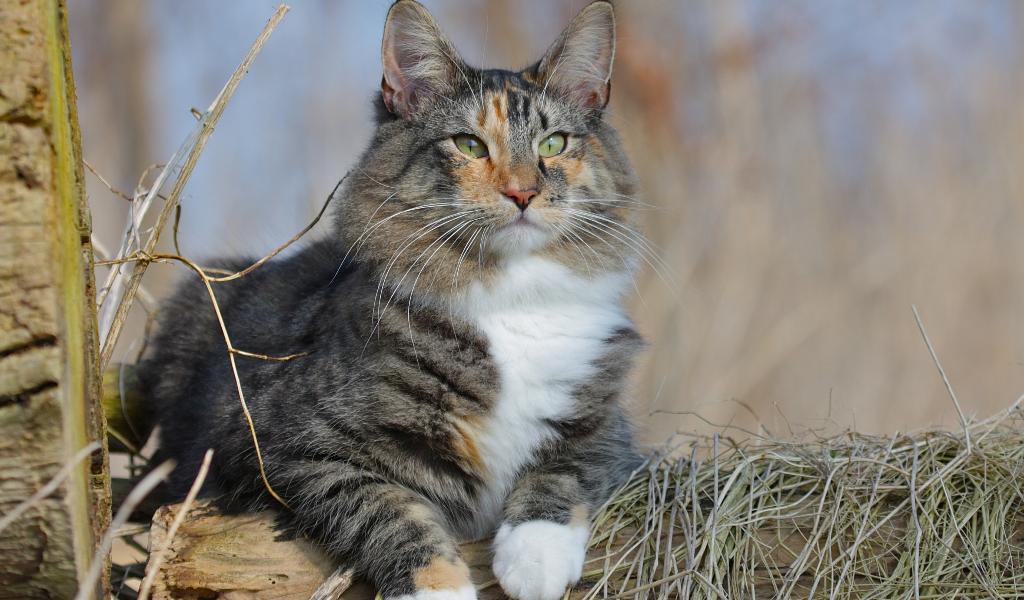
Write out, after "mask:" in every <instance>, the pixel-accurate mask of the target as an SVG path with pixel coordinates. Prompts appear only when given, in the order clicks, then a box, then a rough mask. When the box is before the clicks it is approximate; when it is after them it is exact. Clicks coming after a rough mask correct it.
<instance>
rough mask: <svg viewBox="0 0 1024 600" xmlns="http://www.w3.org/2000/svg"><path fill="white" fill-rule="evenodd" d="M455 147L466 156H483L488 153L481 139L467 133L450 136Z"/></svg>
mask: <svg viewBox="0 0 1024 600" xmlns="http://www.w3.org/2000/svg"><path fill="white" fill-rule="evenodd" d="M452 141H453V142H455V147H456V148H458V149H459V152H462V153H463V154H465V155H466V156H472V157H473V158H484V157H485V156H487V155H488V153H487V144H485V143H484V141H483V140H481V139H480V138H478V137H476V136H475V135H471V134H468V133H460V134H458V135H456V136H454V137H453V138H452Z"/></svg>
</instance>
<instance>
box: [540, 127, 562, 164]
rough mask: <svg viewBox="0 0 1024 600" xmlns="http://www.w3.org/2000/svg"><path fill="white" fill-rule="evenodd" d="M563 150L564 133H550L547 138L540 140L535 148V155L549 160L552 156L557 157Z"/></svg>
mask: <svg viewBox="0 0 1024 600" xmlns="http://www.w3.org/2000/svg"><path fill="white" fill-rule="evenodd" d="M563 150H565V134H564V133H552V134H551V135H549V136H548V137H546V138H544V139H543V140H541V142H540V145H539V146H537V153H538V154H540V155H541V156H543V157H544V158H551V157H552V156H558V155H559V154H561V153H562V151H563Z"/></svg>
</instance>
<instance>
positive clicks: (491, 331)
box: [463, 258, 628, 534]
mask: <svg viewBox="0 0 1024 600" xmlns="http://www.w3.org/2000/svg"><path fill="white" fill-rule="evenodd" d="M624 277H625V276H624V275H623V276H620V275H615V276H606V277H604V278H600V279H589V278H581V277H578V276H576V275H575V274H573V273H571V272H570V271H569V270H568V269H566V268H565V267H562V266H561V265H558V264H555V263H552V262H550V261H546V260H543V259H534V258H530V259H524V260H522V261H520V262H519V263H517V264H516V265H515V266H514V267H512V268H510V269H509V272H508V273H507V274H505V275H504V276H503V277H502V278H499V280H498V281H495V282H492V284H491V285H490V286H487V287H484V286H482V285H481V286H479V287H477V288H476V289H474V290H471V293H470V295H469V297H468V298H467V302H466V304H465V305H464V306H463V309H464V310H465V309H468V311H467V313H466V316H467V317H469V318H470V319H471V320H472V321H473V322H474V323H475V325H476V326H477V327H478V328H479V329H480V331H481V332H482V333H483V334H484V336H485V337H486V338H487V341H488V350H489V354H490V356H491V359H492V360H493V361H494V363H495V365H496V367H497V369H498V378H499V385H500V392H499V394H498V399H497V401H496V403H495V405H494V407H493V409H492V411H491V413H490V414H489V415H488V416H487V417H486V418H485V419H484V420H483V422H482V423H480V425H479V427H478V428H477V431H476V432H475V433H476V440H475V441H476V444H477V447H478V448H479V449H480V453H481V458H482V459H483V462H484V464H485V465H486V468H487V482H486V484H487V492H486V494H485V495H484V497H483V498H481V505H480V507H479V516H478V519H477V521H478V522H477V523H476V525H475V527H474V529H475V531H474V533H477V534H484V533H487V531H488V530H489V529H491V528H493V527H494V526H496V525H497V524H498V522H499V520H500V516H501V507H502V504H503V503H504V499H505V497H506V496H507V494H508V492H509V491H510V489H511V486H512V484H513V483H514V482H515V479H516V478H517V476H518V475H519V473H520V471H521V470H522V468H523V467H524V466H526V465H527V464H528V463H529V462H530V461H531V460H532V459H533V457H534V455H535V453H536V451H537V450H538V449H539V447H540V446H541V445H542V444H543V443H544V442H546V441H548V440H549V439H551V438H552V437H553V436H554V435H555V432H554V430H553V428H552V427H551V425H550V423H551V421H557V420H559V419H564V418H567V417H570V416H571V415H572V413H573V411H574V404H575V401H574V398H573V392H574V390H575V388H576V387H577V386H578V385H579V384H580V383H581V382H582V381H584V380H586V379H587V378H588V377H590V376H591V375H592V374H593V373H594V366H593V363H594V361H595V360H596V359H597V358H598V357H600V355H601V353H602V352H603V348H604V340H606V339H608V337H609V336H610V335H611V334H612V333H613V332H614V331H615V330H616V329H618V328H621V327H624V326H627V325H628V320H627V318H626V316H625V313H624V312H623V310H622V308H621V287H622V286H623V285H624V282H625V281H628V280H626V279H624Z"/></svg>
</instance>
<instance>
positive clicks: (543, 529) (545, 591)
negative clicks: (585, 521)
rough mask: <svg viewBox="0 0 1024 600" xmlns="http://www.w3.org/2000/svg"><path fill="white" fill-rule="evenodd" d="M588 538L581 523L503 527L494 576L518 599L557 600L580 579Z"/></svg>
mask: <svg viewBox="0 0 1024 600" xmlns="http://www.w3.org/2000/svg"><path fill="white" fill-rule="evenodd" d="M589 537H590V531H589V530H588V529H587V527H586V526H584V525H580V524H570V525H560V524H558V523H555V522H554V521H527V522H526V523H522V524H520V525H516V526H515V527H509V526H508V525H502V526H501V528H500V529H498V534H497V535H496V536H495V537H494V574H495V575H497V576H498V581H499V582H501V587H502V589H504V590H505V593H506V594H508V595H509V596H512V597H513V598H516V600H557V599H558V598H561V597H562V594H564V593H565V590H566V588H568V587H569V586H571V585H573V584H575V583H576V582H577V581H579V580H580V575H582V574H583V560H584V558H585V557H586V553H587V539H588V538H589Z"/></svg>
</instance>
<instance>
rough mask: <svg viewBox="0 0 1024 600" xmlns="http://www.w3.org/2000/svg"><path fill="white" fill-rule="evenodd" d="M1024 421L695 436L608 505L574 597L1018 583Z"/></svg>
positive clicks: (1015, 588)
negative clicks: (785, 437) (882, 433)
mask: <svg viewBox="0 0 1024 600" xmlns="http://www.w3.org/2000/svg"><path fill="white" fill-rule="evenodd" d="M1022 431H1024V430H1022V428H1021V418H1020V416H1019V415H1018V414H1017V413H1016V411H1015V410H1011V411H1007V412H1006V413H1005V414H1004V415H1002V416H1001V417H999V418H995V419H992V420H989V421H984V422H979V423H974V424H970V425H968V427H967V428H966V429H965V430H963V431H960V432H958V433H950V432H944V431H932V432H922V433H918V434H913V435H895V436H892V437H888V438H887V437H875V436H868V435H861V434H855V433H847V434H845V435H842V436H839V437H834V438H829V439H821V438H812V439H807V440H799V441H792V442H783V441H773V440H767V439H754V440H751V441H748V442H743V443H734V442H732V441H729V440H728V439H726V438H720V437H717V436H716V437H713V438H710V439H696V440H692V441H690V442H688V443H686V444H685V445H684V446H683V447H681V448H678V449H676V450H675V451H667V452H663V453H661V454H660V455H659V456H657V457H655V458H652V459H651V460H650V461H648V464H647V465H646V466H645V467H644V468H643V469H642V470H641V471H640V472H638V473H637V474H636V475H635V476H634V478H633V479H632V480H631V481H630V482H628V483H627V484H626V485H625V486H624V487H623V489H622V490H621V491H620V492H619V493H618V494H616V495H615V497H614V498H613V499H612V500H611V501H610V502H609V503H608V505H607V506H606V507H605V508H604V510H603V511H602V512H601V513H600V515H599V517H598V518H597V520H596V522H595V523H594V536H593V539H592V540H591V552H590V556H591V558H590V560H588V562H587V565H586V567H585V569H584V570H585V573H584V582H585V583H584V586H582V588H581V589H586V590H587V591H586V592H584V593H574V594H573V597H574V598H582V599H584V600H590V599H593V598H619V597H636V598H657V599H661V598H718V599H738V598H790V597H802V598H807V597H813V598H859V599H861V598H864V599H866V598H886V599H889V598H1005V597H1014V598H1016V597H1022V596H1024V574H1022V572H1021V567H1022V566H1024V503H1022V500H1024V496H1022V492H1021V486H1020V483H1019V482H1020V480H1021V475H1022V473H1024V433H1022ZM968 434H969V437H970V438H971V439H972V440H973V445H972V446H971V448H970V451H968V446H967V443H966V440H967V439H968Z"/></svg>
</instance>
